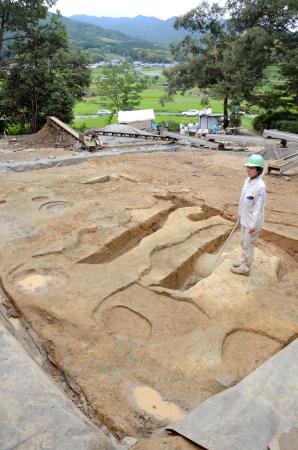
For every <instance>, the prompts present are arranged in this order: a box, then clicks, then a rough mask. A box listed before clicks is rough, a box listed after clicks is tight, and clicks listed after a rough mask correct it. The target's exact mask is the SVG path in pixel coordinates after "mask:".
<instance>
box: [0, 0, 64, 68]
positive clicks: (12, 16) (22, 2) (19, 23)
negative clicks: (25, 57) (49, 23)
mask: <svg viewBox="0 0 298 450" xmlns="http://www.w3.org/2000/svg"><path fill="white" fill-rule="evenodd" d="M56 1H57V0H2V1H1V2H0V64H2V61H3V44H4V42H5V41H11V40H13V39H17V38H20V37H21V36H23V33H24V32H26V31H27V29H28V27H30V26H31V25H33V24H35V23H37V22H38V21H39V20H40V19H44V18H45V17H46V16H47V13H48V8H49V7H51V6H53V5H54V4H55V3H56Z"/></svg>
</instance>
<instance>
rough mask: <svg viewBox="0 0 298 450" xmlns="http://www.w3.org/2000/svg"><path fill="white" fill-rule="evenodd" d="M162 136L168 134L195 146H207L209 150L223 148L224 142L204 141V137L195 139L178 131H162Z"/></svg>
mask: <svg viewBox="0 0 298 450" xmlns="http://www.w3.org/2000/svg"><path fill="white" fill-rule="evenodd" d="M164 136H168V137H170V138H173V139H175V140H178V141H187V142H191V143H192V144H193V145H195V146H196V147H203V148H209V149H211V150H224V144H223V143H222V142H210V141H205V140H204V139H197V138H193V137H189V136H185V135H182V134H178V133H169V132H166V133H164Z"/></svg>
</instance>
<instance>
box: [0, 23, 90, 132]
mask: <svg viewBox="0 0 298 450" xmlns="http://www.w3.org/2000/svg"><path fill="white" fill-rule="evenodd" d="M13 51H14V54H15V57H14V63H13V65H12V66H11V67H9V68H6V69H5V72H6V73H5V77H4V81H3V83H2V89H1V92H0V102H1V103H0V104H1V107H2V108H1V109H2V111H3V112H4V114H6V115H7V116H8V117H9V118H10V120H12V121H15V122H17V123H21V124H23V125H28V124H30V125H31V131H32V132H35V131H37V130H38V129H39V128H40V127H41V126H42V125H43V123H44V122H45V121H46V117H47V116H49V115H55V116H57V117H58V118H60V119H61V120H64V121H66V122H69V121H71V119H72V118H73V115H72V110H73V106H74V103H75V101H77V100H78V99H80V98H81V97H82V96H83V94H84V88H85V87H86V86H88V84H89V81H90V73H89V70H88V69H87V61H86V59H85V57H84V56H82V55H81V54H80V53H79V52H75V53H74V52H73V51H72V50H71V49H70V48H69V45H68V39H67V34H66V30H65V27H64V25H63V24H62V23H61V22H60V20H59V17H58V16H52V17H51V19H50V20H49V21H47V22H44V23H37V24H35V25H32V26H31V27H30V28H28V29H27V31H26V36H25V37H24V38H23V39H22V40H16V41H15V43H14V45H13ZM16 87H17V89H16Z"/></svg>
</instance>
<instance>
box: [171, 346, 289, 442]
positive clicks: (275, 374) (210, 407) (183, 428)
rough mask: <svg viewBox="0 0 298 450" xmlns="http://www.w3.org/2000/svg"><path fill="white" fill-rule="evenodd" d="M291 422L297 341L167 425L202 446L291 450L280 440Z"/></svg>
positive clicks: (282, 439) (284, 437)
mask: <svg viewBox="0 0 298 450" xmlns="http://www.w3.org/2000/svg"><path fill="white" fill-rule="evenodd" d="M297 424H298V339H296V340H295V341H294V342H292V343H291V344H290V345H289V346H288V347H286V348H285V349H283V350H282V351H281V352H279V353H278V354H276V355H275V356H274V357H272V358H271V359H269V360H268V361H267V362H266V363H265V364H263V365H262V366H260V367H259V368H258V369H256V370H255V371H254V372H252V373H251V374H250V375H249V376H248V377H246V378H245V379H244V380H242V381H241V382H240V383H239V384H238V385H237V386H235V387H233V388H230V389H227V390H226V391H224V392H222V393H220V394H218V395H215V396H214V397H211V398H209V399H208V400H207V401H206V402H204V403H203V404H202V405H200V406H199V407H198V408H196V409H195V410H194V411H192V412H191V413H190V414H189V415H188V416H187V417H186V418H185V419H184V420H182V421H180V422H177V423H174V424H172V425H171V426H169V427H168V429H170V430H173V431H176V432H177V433H179V434H181V435H182V436H184V437H186V438H188V439H190V440H191V441H193V442H195V443H196V444H198V445H200V446H201V447H203V448H206V449H208V450H268V449H270V450H297V449H298V442H297V441H296V444H297V445H296V444H294V445H296V446H294V447H291V448H290V447H285V446H284V444H283V442H284V441H285V440H286V439H287V438H286V436H287V433H292V434H293V433H294V429H295V427H297ZM293 435H294V434H293ZM291 439H292V440H293V437H292V435H291Z"/></svg>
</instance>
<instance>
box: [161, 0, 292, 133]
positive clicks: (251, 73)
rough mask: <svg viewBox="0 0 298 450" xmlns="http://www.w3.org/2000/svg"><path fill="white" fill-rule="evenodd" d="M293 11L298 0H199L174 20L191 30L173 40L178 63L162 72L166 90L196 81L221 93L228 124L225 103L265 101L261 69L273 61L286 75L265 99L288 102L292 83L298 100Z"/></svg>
mask: <svg viewBox="0 0 298 450" xmlns="http://www.w3.org/2000/svg"><path fill="white" fill-rule="evenodd" d="M297 17H298V4H297V1H290V2H285V0H273V1H272V2H268V1H267V0H227V1H226V4H225V5H224V6H220V5H218V4H217V3H214V4H212V5H210V4H209V3H208V2H206V1H203V2H202V3H201V4H199V5H198V7H197V8H194V9H192V10H191V11H189V12H188V13H186V14H185V15H183V16H181V17H178V18H177V20H176V24H175V26H176V27H177V28H181V27H182V28H184V29H185V30H187V31H188V32H189V34H188V36H187V37H186V38H185V39H183V40H182V41H181V42H180V43H179V44H178V45H176V46H172V52H173V54H174V55H175V57H176V59H179V60H180V61H181V63H180V64H179V65H178V66H177V67H175V68H174V69H171V70H168V71H166V72H165V75H166V77H167V83H168V93H169V95H170V96H171V95H172V94H173V93H175V92H177V91H182V92H183V91H185V90H186V89H189V88H192V87H195V86H196V87H198V88H200V89H201V90H202V92H205V93H206V92H207V91H209V92H210V93H211V94H212V95H213V96H215V97H218V98H222V99H223V101H224V117H225V120H224V126H225V127H226V126H227V124H228V105H229V104H230V105H235V104H240V102H241V101H243V100H247V101H249V102H252V101H255V102H258V101H259V104H260V105H262V106H264V105H265V104H266V100H268V99H266V92H265V91H261V90H260V86H261V85H262V83H263V84H264V83H265V82H266V76H264V70H265V69H266V67H267V66H268V65H269V64H277V65H279V67H280V75H281V77H284V81H283V82H281V83H280V85H278V84H275V85H274V86H272V89H271V91H270V93H269V92H268V91H267V94H268V95H269V96H271V94H272V93H273V94H274V95H273V97H274V99H273V101H272V102H271V103H270V102H267V104H270V105H271V106H273V104H274V105H279V106H281V105H283V104H286V105H289V103H291V101H292V100H293V98H294V96H295V89H296V101H297V99H298V95H297V65H295V63H296V64H297V45H295V44H297V32H296V30H297ZM258 89H259V90H258ZM273 91H274V92H273ZM289 96H290V97H291V98H292V100H291V99H290V100H289V99H288V98H287V97H289ZM279 97H280V98H282V97H284V102H283V101H280V102H278V101H277V100H278V98H279ZM271 106H270V107H271Z"/></svg>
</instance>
